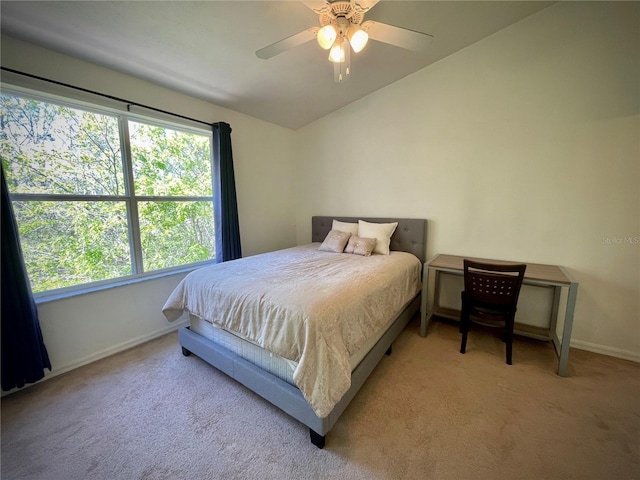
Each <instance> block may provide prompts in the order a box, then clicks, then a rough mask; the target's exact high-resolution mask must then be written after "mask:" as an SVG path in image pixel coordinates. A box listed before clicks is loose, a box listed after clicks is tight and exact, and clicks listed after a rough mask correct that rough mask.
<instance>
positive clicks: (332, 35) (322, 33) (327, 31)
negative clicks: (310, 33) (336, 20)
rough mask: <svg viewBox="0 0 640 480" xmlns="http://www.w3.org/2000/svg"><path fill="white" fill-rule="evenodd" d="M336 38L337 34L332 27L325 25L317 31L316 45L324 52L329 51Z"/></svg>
mask: <svg viewBox="0 0 640 480" xmlns="http://www.w3.org/2000/svg"><path fill="white" fill-rule="evenodd" d="M337 36H338V32H336V28H335V27H334V26H333V25H331V24H329V25H325V26H324V27H322V28H321V29H320V30H319V31H318V44H319V45H320V46H321V47H322V48H324V49H325V50H329V48H331V45H333V42H334V41H335V40H336V37H337Z"/></svg>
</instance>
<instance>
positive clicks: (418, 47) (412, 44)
mask: <svg viewBox="0 0 640 480" xmlns="http://www.w3.org/2000/svg"><path fill="white" fill-rule="evenodd" d="M362 28H363V29H364V30H365V31H366V32H367V33H368V34H369V38H372V39H373V40H377V41H379V42H384V43H389V44H391V45H395V46H396V47H401V48H406V49H407V50H412V51H414V52H424V51H425V50H427V48H428V47H429V44H430V43H431V40H433V35H429V34H427V33H421V32H416V31H415V30H409V29H407V28H400V27H396V26H393V25H389V24H387V23H380V22H374V21H373V20H368V21H366V22H364V23H363V24H362Z"/></svg>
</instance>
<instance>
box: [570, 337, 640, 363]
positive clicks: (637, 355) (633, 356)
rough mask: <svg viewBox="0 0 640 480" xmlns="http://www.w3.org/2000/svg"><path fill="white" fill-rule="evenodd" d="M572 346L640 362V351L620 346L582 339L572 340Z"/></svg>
mask: <svg viewBox="0 0 640 480" xmlns="http://www.w3.org/2000/svg"><path fill="white" fill-rule="evenodd" d="M571 347H572V348H577V349H579V350H586V351H588V352H593V353H599V354H601V355H609V356H610V357H616V358H622V359H624V360H630V361H632V362H636V363H640V352H630V351H627V350H621V349H619V348H612V347H605V346H603V345H598V344H595V343H589V342H583V341H582V340H571Z"/></svg>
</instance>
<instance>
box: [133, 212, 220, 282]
mask: <svg viewBox="0 0 640 480" xmlns="http://www.w3.org/2000/svg"><path fill="white" fill-rule="evenodd" d="M138 213H139V216H140V240H141V242H142V258H143V264H144V270H145V271H147V272H148V271H151V270H158V269H160V268H167V267H175V266H177V265H184V264H188V263H193V262H199V261H202V260H209V259H212V258H215V239H214V227H213V203H212V202H139V203H138Z"/></svg>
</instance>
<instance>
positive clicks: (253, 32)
mask: <svg viewBox="0 0 640 480" xmlns="http://www.w3.org/2000/svg"><path fill="white" fill-rule="evenodd" d="M308 3H311V2H308ZM360 3H366V0H363V1H362V2H360ZM551 3H553V2H539V1H532V2H528V1H513V2H509V1H496V2H493V1H463V2H456V1H435V2H434V1H409V2H406V1H381V2H379V3H377V4H376V5H375V6H374V7H373V8H372V9H371V10H370V11H369V12H367V14H366V15H365V20H376V21H379V22H384V23H388V24H392V25H395V26H398V27H403V28H408V29H411V30H416V31H419V32H423V33H428V34H430V35H433V36H434V39H433V41H432V42H431V44H430V47H429V49H428V51H426V52H423V53H415V52H411V51H408V50H404V49H402V48H399V47H394V46H391V45H387V44H384V43H381V42H377V41H375V40H370V42H369V44H368V45H367V46H366V47H365V49H364V50H363V51H362V52H360V53H358V54H353V53H352V55H351V78H350V79H349V80H348V81H346V82H343V83H340V84H337V83H335V82H334V81H333V65H332V64H331V63H330V62H329V60H328V59H327V52H326V51H325V50H322V49H321V48H320V47H319V46H318V44H317V43H316V42H315V41H310V42H307V43H305V44H303V45H300V46H298V47H295V48H294V49H292V50H289V51H286V52H284V53H282V54H280V55H277V56H275V57H273V58H271V59H269V60H261V59H259V58H257V57H256V55H255V51H256V50H258V49H260V48H262V47H265V46H267V45H270V44H272V43H274V42H277V41H278V40H281V39H283V38H285V37H288V36H290V35H293V34H296V33H298V32H300V31H302V30H304V29H307V28H309V27H314V26H319V20H318V15H317V14H315V13H314V12H313V11H312V10H311V9H310V8H308V7H307V6H306V5H305V4H304V3H302V2H296V1H256V2H249V1H200V2H192V1H165V2H152V1H115V2H107V1H70V2H67V1H44V2H39V1H10V0H2V1H1V2H0V9H1V10H0V13H1V31H2V34H4V35H9V36H11V37H15V38H18V39H20V40H24V41H27V42H30V43H34V44H37V45H41V46H44V47H46V48H48V49H50V50H54V51H57V52H61V53H64V54H67V55H70V56H73V57H77V58H80V59H84V60H88V61H90V62H93V63H95V64H98V65H102V66H105V67H108V68H111V69H114V70H117V71H120V72H123V73H127V74H130V75H132V76H135V77H138V78H141V79H144V80H148V81H150V82H153V83H156V84H159V85H162V86H164V87H167V88H170V89H172V90H175V91H178V92H182V93H185V94H188V95H191V96H194V97H197V98H201V99H203V100H207V101H210V102H212V103H215V104H217V105H220V106H223V107H226V108H229V109H232V110H235V111H238V112H242V113H245V114H247V115H251V116H253V117H257V118H260V119H263V120H266V121H269V122H272V123H275V124H278V125H282V126H284V127H288V128H292V129H298V128H300V127H303V126H304V125H307V124H309V123H311V122H313V121H315V120H317V119H318V118H321V117H323V116H325V115H327V114H328V113H330V112H332V111H335V110H337V109H339V108H341V107H343V106H345V105H347V104H349V103H351V102H353V101H355V100H357V99H359V98H361V97H363V96H365V95H367V94H369V93H371V92H374V91H376V90H378V89H380V88H382V87H384V86H386V85H389V84H391V83H393V82H395V81H396V80H399V79H401V78H403V77H405V76H407V75H410V74H412V73H414V72H416V71H418V70H420V69H422V68H424V67H426V66H428V65H430V64H432V63H434V62H436V61H438V60H440V59H442V58H444V57H446V56H448V55H451V54H452V53H454V52H456V51H458V50H460V49H462V48H464V47H466V46H468V45H470V44H472V43H474V42H477V41H478V40H480V39H482V38H484V37H487V36H488V35H491V34H492V33H494V32H496V31H498V30H500V29H502V28H505V27H507V26H508V25H511V24H513V23H515V22H517V21H519V20H521V19H522V18H524V17H526V16H528V15H531V14H532V13H535V12H537V11H539V10H541V9H543V8H545V7H547V6H548V5H550V4H551Z"/></svg>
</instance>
